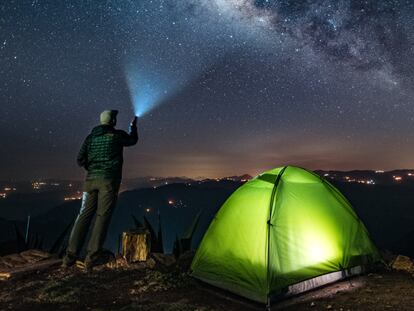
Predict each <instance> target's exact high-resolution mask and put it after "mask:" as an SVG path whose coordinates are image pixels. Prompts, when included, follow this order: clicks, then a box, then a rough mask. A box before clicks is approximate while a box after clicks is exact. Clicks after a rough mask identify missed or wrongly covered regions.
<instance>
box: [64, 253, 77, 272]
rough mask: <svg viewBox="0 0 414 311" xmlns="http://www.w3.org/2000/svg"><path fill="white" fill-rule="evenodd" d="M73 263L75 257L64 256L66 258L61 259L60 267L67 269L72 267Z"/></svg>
mask: <svg viewBox="0 0 414 311" xmlns="http://www.w3.org/2000/svg"><path fill="white" fill-rule="evenodd" d="M75 263H76V256H73V255H70V254H66V256H65V257H63V260H62V265H61V267H62V268H63V269H67V268H69V267H71V266H73V265H74V264H75Z"/></svg>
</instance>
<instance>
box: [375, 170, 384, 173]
mask: <svg viewBox="0 0 414 311" xmlns="http://www.w3.org/2000/svg"><path fill="white" fill-rule="evenodd" d="M375 173H377V174H383V173H384V171H383V170H376V171H375Z"/></svg>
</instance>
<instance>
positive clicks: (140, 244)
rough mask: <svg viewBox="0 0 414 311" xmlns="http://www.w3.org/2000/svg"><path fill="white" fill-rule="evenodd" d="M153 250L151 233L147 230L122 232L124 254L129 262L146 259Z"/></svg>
mask: <svg viewBox="0 0 414 311" xmlns="http://www.w3.org/2000/svg"><path fill="white" fill-rule="evenodd" d="M150 250H151V235H150V233H149V231H147V230H133V231H126V232H123V233H122V256H123V257H124V258H125V260H126V261H127V262H137V261H146V260H147V259H148V258H149V253H150Z"/></svg>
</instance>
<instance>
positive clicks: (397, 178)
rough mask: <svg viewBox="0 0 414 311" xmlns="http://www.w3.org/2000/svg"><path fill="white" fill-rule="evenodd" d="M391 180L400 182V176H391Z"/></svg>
mask: <svg viewBox="0 0 414 311" xmlns="http://www.w3.org/2000/svg"><path fill="white" fill-rule="evenodd" d="M392 178H394V180H395V181H402V177H401V176H392Z"/></svg>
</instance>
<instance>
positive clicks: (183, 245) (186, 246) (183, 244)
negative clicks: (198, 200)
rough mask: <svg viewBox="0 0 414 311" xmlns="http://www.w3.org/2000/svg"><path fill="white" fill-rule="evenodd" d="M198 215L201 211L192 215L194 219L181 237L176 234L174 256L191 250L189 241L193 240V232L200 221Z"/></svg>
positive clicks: (199, 215)
mask: <svg viewBox="0 0 414 311" xmlns="http://www.w3.org/2000/svg"><path fill="white" fill-rule="evenodd" d="M200 217H201V211H200V212H198V213H197V215H196V216H195V217H194V220H193V222H192V223H191V225H190V227H188V229H187V230H186V231H185V232H184V234H183V235H182V236H181V238H178V236H176V238H175V242H174V246H173V253H174V255H175V257H176V258H178V257H180V256H181V254H183V253H185V252H187V251H190V250H191V243H192V240H193V236H194V232H195V231H196V229H197V226H198V223H199V221H200Z"/></svg>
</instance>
